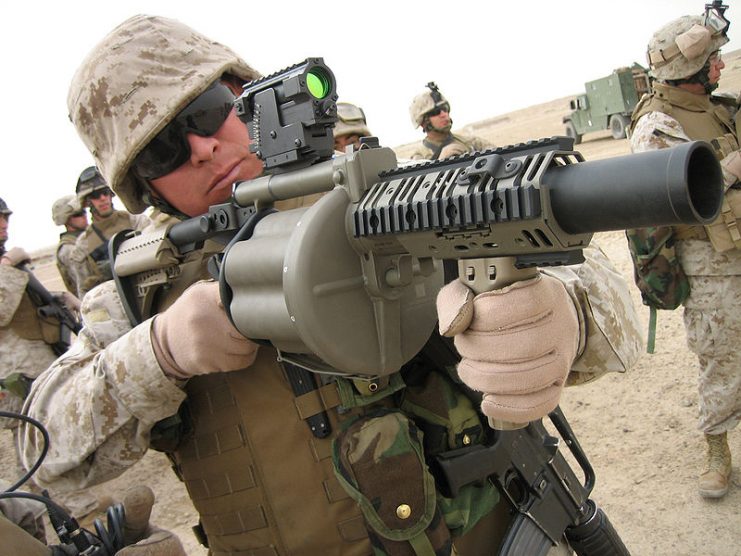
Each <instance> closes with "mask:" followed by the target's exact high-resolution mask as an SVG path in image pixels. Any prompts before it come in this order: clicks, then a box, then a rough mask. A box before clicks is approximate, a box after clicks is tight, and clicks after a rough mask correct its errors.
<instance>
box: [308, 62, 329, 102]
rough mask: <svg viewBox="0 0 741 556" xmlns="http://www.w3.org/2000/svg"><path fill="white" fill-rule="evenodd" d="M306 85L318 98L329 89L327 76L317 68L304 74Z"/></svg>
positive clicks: (321, 97)
mask: <svg viewBox="0 0 741 556" xmlns="http://www.w3.org/2000/svg"><path fill="white" fill-rule="evenodd" d="M306 85H307V86H308V87H309V92H310V93H311V95H312V96H313V97H315V98H318V99H323V98H324V97H326V96H327V95H328V94H329V91H330V90H331V88H332V87H331V86H330V81H329V77H327V75H326V74H325V73H324V72H323V71H322V70H321V69H319V68H314V69H312V70H310V71H309V73H308V75H307V76H306Z"/></svg>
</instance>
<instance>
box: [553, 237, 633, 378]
mask: <svg viewBox="0 0 741 556" xmlns="http://www.w3.org/2000/svg"><path fill="white" fill-rule="evenodd" d="M584 258H585V259H586V260H585V262H584V263H582V264H580V265H572V266H567V267H553V268H548V269H543V270H542V272H543V273H545V274H548V275H550V276H553V277H555V278H558V279H559V280H560V281H561V282H563V284H564V286H566V290H567V291H568V293H569V295H570V296H571V298H572V300H573V301H574V305H575V306H576V308H577V314H578V316H579V329H580V331H581V338H580V340H579V350H578V355H577V359H576V361H574V364H573V366H572V368H571V373H570V374H569V377H568V380H567V384H569V385H574V384H583V383H585V382H589V381H591V380H594V379H596V378H598V377H600V376H602V375H603V374H605V373H608V372H625V371H627V370H628V369H630V368H631V367H632V366H633V365H635V363H636V362H637V361H638V357H639V356H640V354H641V353H642V351H643V340H642V338H641V331H640V322H639V320H638V313H637V312H636V309H635V306H634V304H633V300H632V298H631V296H630V289H629V287H628V284H627V282H626V281H625V280H624V279H623V277H622V275H621V274H620V272H619V271H618V270H617V269H616V268H615V267H614V266H613V265H612V263H611V262H610V260H609V259H608V258H607V256H606V255H605V254H604V253H603V252H602V250H601V249H600V248H599V247H598V246H597V245H596V244H595V243H594V242H592V244H590V246H589V247H587V248H586V249H585V250H584Z"/></svg>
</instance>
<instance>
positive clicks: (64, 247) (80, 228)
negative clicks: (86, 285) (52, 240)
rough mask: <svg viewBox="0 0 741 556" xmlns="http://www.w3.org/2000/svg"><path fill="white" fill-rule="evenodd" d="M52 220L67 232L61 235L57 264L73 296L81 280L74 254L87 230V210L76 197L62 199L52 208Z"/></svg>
mask: <svg viewBox="0 0 741 556" xmlns="http://www.w3.org/2000/svg"><path fill="white" fill-rule="evenodd" d="M51 218H52V220H53V221H54V224H56V225H57V226H64V228H65V230H64V231H63V232H62V233H61V234H59V244H58V245H57V251H56V257H55V260H56V263H57V269H58V270H59V275H60V276H61V277H62V281H63V282H64V285H65V287H66V288H67V290H68V291H69V292H71V293H72V294H73V295H77V292H78V291H79V285H80V278H79V277H78V276H77V275H76V271H77V268H79V265H75V264H73V262H72V260H73V252H74V251H75V244H76V243H77V238H78V237H80V235H81V234H82V233H83V232H84V231H85V230H86V229H87V227H88V221H87V214H86V213H85V210H84V209H82V208H81V207H80V204H79V201H78V200H77V196H76V195H65V196H64V197H60V198H59V199H57V200H56V201H54V204H53V205H52V206H51Z"/></svg>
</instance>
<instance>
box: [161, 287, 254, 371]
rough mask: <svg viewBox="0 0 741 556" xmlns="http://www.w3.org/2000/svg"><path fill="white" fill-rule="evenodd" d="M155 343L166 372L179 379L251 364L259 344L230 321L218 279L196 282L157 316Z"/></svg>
mask: <svg viewBox="0 0 741 556" xmlns="http://www.w3.org/2000/svg"><path fill="white" fill-rule="evenodd" d="M152 345H153V347H154V354H155V356H156V357H157V361H158V362H159V364H160V366H161V367H162V370H163V371H164V372H165V374H167V375H169V376H172V377H174V378H178V379H186V378H189V377H191V376H193V375H201V374H208V373H218V372H223V371H234V370H237V369H243V368H245V367H249V366H250V365H251V364H252V363H253V362H254V361H255V357H256V356H257V347H258V346H257V344H255V343H253V342H251V341H249V340H248V339H247V338H245V337H244V336H242V335H241V334H240V333H239V332H238V331H237V329H236V328H234V326H233V325H232V323H231V322H230V321H229V317H227V316H226V313H225V312H224V306H223V305H222V304H221V298H220V297H219V284H218V283H216V282H197V283H196V284H193V285H192V286H190V287H189V288H188V289H187V290H185V291H184V292H183V294H182V295H181V296H180V298H178V300H177V301H176V302H175V303H173V305H172V306H171V307H170V308H168V309H167V310H166V311H165V312H163V313H160V314H159V315H157V317H155V319H154V324H153V326H152Z"/></svg>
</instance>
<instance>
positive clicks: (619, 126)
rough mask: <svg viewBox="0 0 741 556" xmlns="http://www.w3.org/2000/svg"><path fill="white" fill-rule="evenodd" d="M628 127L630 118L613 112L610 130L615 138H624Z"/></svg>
mask: <svg viewBox="0 0 741 556" xmlns="http://www.w3.org/2000/svg"><path fill="white" fill-rule="evenodd" d="M627 129H628V118H626V117H625V116H623V115H622V114H613V115H612V116H611V117H610V131H611V132H612V138H613V139H624V138H625V132H626V131H627Z"/></svg>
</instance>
